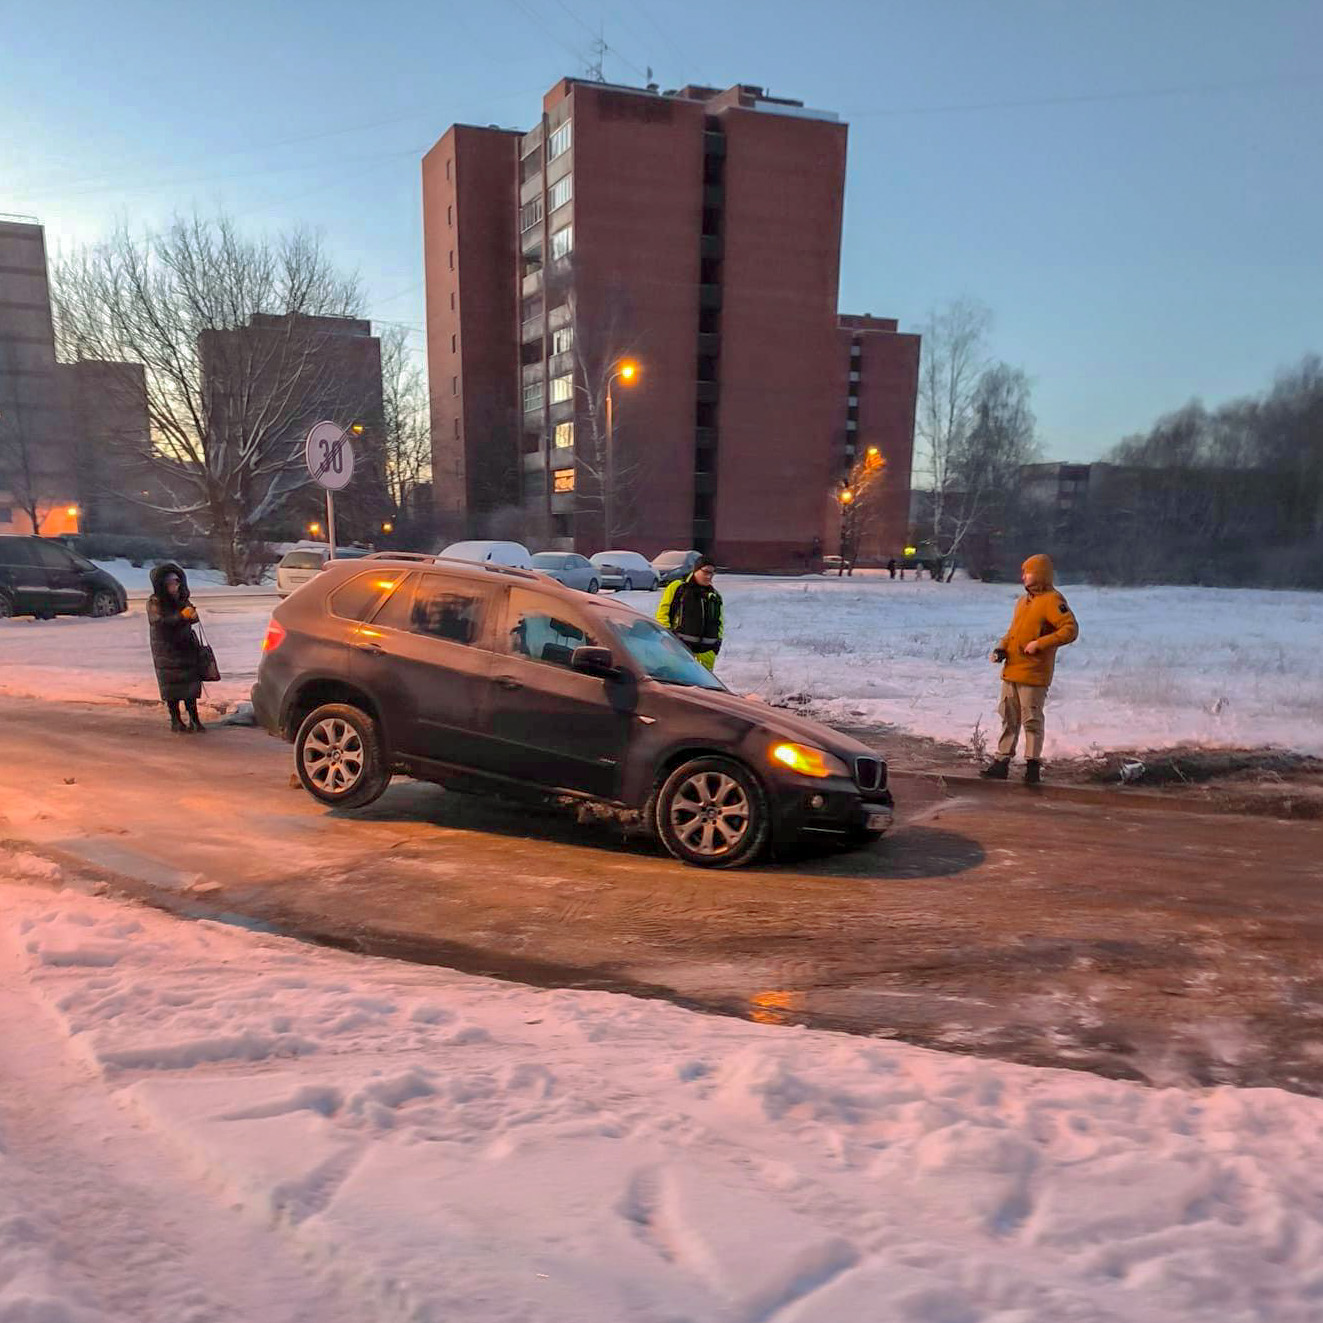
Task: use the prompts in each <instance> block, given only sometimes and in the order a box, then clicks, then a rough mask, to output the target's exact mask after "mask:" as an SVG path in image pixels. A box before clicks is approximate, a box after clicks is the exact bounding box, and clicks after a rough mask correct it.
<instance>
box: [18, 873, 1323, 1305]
mask: <svg viewBox="0 0 1323 1323" xmlns="http://www.w3.org/2000/svg"><path fill="white" fill-rule="evenodd" d="M2 870H3V864H2V863H0V871H2ZM0 915H2V916H3V918H0V971H3V970H5V969H9V970H11V971H13V972H14V974H15V976H16V977H21V978H22V979H23V980H24V981H25V982H26V984H27V986H28V987H29V988H30V989H32V990H33V991H34V992H35V994H36V995H38V996H39V997H40V998H41V999H42V1000H43V1001H44V1003H45V1004H46V1005H47V1007H48V1008H49V1009H50V1012H51V1013H52V1014H53V1016H54V1017H55V1022H57V1023H58V1024H60V1025H61V1026H62V1028H63V1031H64V1033H65V1034H66V1035H67V1039H68V1043H69V1045H70V1047H71V1048H72V1049H74V1050H75V1051H77V1052H79V1053H81V1054H82V1057H83V1059H84V1061H85V1063H86V1064H87V1065H89V1066H90V1067H91V1068H92V1069H93V1071H94V1072H95V1074H96V1077H97V1078H99V1080H100V1081H101V1087H104V1088H106V1089H108V1090H110V1091H112V1092H113V1095H114V1096H115V1097H116V1098H118V1099H119V1101H120V1103H121V1104H122V1106H123V1107H124V1108H126V1109H128V1110H129V1111H130V1113H131V1114H132V1115H133V1116H134V1117H135V1118H136V1119H137V1121H138V1122H139V1123H140V1124H141V1125H143V1126H146V1127H148V1128H149V1129H150V1131H151V1133H153V1134H155V1135H156V1136H158V1138H159V1140H160V1141H161V1142H162V1143H163V1144H165V1145H166V1146H167V1147H168V1148H169V1149H170V1150H171V1151H172V1152H173V1154H174V1155H175V1158H176V1160H177V1162H178V1163H179V1164H181V1165H182V1166H183V1167H184V1168H185V1169H186V1170H187V1171H188V1172H191V1173H192V1176H193V1179H194V1180H195V1181H196V1182H197V1183H198V1184H199V1188H201V1189H205V1190H206V1191H209V1192H210V1194H209V1197H210V1198H211V1199H213V1200H214V1204H215V1208H216V1215H217V1216H220V1215H221V1210H222V1209H225V1208H228V1207H230V1206H232V1205H236V1204H237V1205H240V1206H241V1207H242V1208H243V1209H245V1210H246V1212H247V1214H248V1215H249V1216H250V1217H252V1218H256V1219H260V1220H264V1221H266V1222H268V1223H269V1224H270V1225H271V1226H272V1227H273V1228H274V1230H275V1232H276V1233H277V1235H278V1237H279V1238H280V1240H281V1242H282V1243H292V1244H294V1245H296V1246H297V1247H298V1248H299V1250H300V1252H301V1253H303V1254H304V1255H306V1256H307V1259H308V1261H309V1262H310V1263H311V1264H313V1265H316V1268H315V1275H316V1276H319V1277H321V1278H325V1277H327V1276H332V1277H334V1278H335V1279H336V1280H338V1281H339V1282H340V1283H341V1284H342V1285H343V1286H344V1287H345V1289H347V1290H352V1291H354V1292H358V1293H360V1294H361V1295H362V1296H363V1298H364V1300H365V1302H366V1303H365V1308H364V1310H363V1314H362V1316H363V1317H364V1318H369V1319H386V1318H391V1319H395V1318H409V1319H416V1320H424V1321H426V1320H436V1321H437V1323H439V1321H440V1320H450V1319H460V1318H462V1319H465V1320H467V1321H470V1323H496V1320H502V1321H504V1320H515V1319H518V1320H523V1321H524V1323H569V1321H570V1320H574V1321H575V1323H582V1320H585V1319H602V1320H608V1319H609V1320H613V1321H620V1323H625V1321H627V1320H640V1321H642V1320H649V1321H650V1323H656V1321H659V1320H680V1319H685V1320H691V1321H692V1323H703V1321H706V1320H711V1321H712V1323H717V1321H718V1320H720V1321H721V1323H731V1321H732V1320H740V1321H742V1323H754V1321H755V1320H756V1321H760V1323H772V1321H773V1320H775V1323H846V1321H848V1323H976V1321H983V1320H987V1321H989V1323H991V1321H994V1320H995V1321H996V1323H1064V1321H1065V1320H1080V1321H1081V1323H1083V1321H1088V1323H1101V1321H1102V1320H1117V1321H1118V1323H1120V1321H1121V1320H1124V1321H1125V1323H1177V1321H1178V1320H1179V1321H1180V1323H1190V1321H1191V1320H1204V1319H1207V1320H1217V1321H1218V1323H1233V1321H1245V1323H1248V1321H1249V1320H1264V1321H1265V1323H1266V1321H1267V1320H1273V1323H1297V1321H1298V1323H1305V1321H1306V1320H1311V1321H1313V1320H1317V1319H1318V1318H1319V1316H1320V1307H1321V1302H1323V1220H1321V1219H1323V1103H1320V1102H1319V1101H1317V1100H1312V1099H1308V1098H1304V1097H1299V1096H1295V1095H1291V1094H1287V1093H1283V1092H1280V1091H1276V1090H1254V1091H1236V1090H1233V1089H1228V1088H1220V1089H1213V1090H1208V1091H1201V1092H1186V1091H1180V1090H1176V1089H1162V1090H1155V1089H1146V1088H1142V1087H1139V1086H1136V1085H1132V1084H1126V1083H1117V1082H1112V1081H1106V1080H1102V1079H1098V1078H1095V1077H1093V1076H1090V1075H1086V1074H1075V1073H1070V1072H1064V1071H1053V1070H1035V1069H1030V1068H1026V1067H1020V1066H1011V1065H1005V1064H1001V1063H997V1062H993V1061H986V1060H976V1059H971V1058H962V1057H953V1056H944V1055H942V1054H939V1053H935V1052H929V1051H925V1050H921V1049H917V1048H911V1047H907V1046H903V1045H897V1044H894V1043H881V1042H875V1041H869V1040H865V1039H857V1038H850V1037H846V1036H843V1035H835V1034H829V1033H823V1032H815V1031H810V1030H804V1029H791V1028H781V1027H771V1026H762V1025H756V1024H747V1023H743V1022H739V1021H733V1020H724V1019H718V1018H713V1017H706V1016H701V1015H696V1014H693V1013H690V1012H687V1011H684V1010H681V1009H679V1008H677V1007H674V1006H670V1005H667V1004H664V1003H659V1002H651V1001H640V1000H634V999H630V998H626V997H622V996H616V995H611V994H605V993H587V992H570V991H538V990H534V989H529V988H524V987H519V986H513V985H507V984H501V983H496V982H492V981H489V980H485V979H480V978H472V977H466V976H462V975H457V974H452V973H448V972H445V971H441V970H436V969H430V968H423V967H418V966H409V965H404V964H397V963H395V962H391V961H367V960H362V959H358V958H354V957H351V956H348V955H345V954H342V953H336V952H329V951H323V950H317V949H312V948H308V947H306V946H302V945H299V944H297V943H295V942H292V941H288V940H285V939H281V938H278V937H272V936H268V935H258V934H252V933H246V932H243V931H240V930H237V929H233V928H227V927H223V926H221V925H217V924H212V923H195V924H185V923H182V922H179V921H177V920H174V919H170V918H167V917H165V916H163V915H160V914H156V913H154V912H148V911H137V910H133V909H130V908H128V907H126V906H123V905H120V904H116V903H112V902H109V901H106V900H99V899H91V898H82V897H76V896H73V895H70V894H68V893H63V894H57V895H52V894H50V893H39V892H36V891H32V890H28V889H25V888H22V887H18V886H8V887H4V888H2V889H0ZM77 952H82V953H84V955H85V957H86V958H84V959H82V960H79V959H73V958H71V953H77ZM112 955H113V959H112V958H109V957H111V956H112ZM144 1179H147V1180H150V1179H151V1176H150V1173H144ZM4 1243H5V1242H4V1240H3V1235H2V1234H0V1247H3V1245H4ZM3 1253H4V1250H3V1248H0V1256H2V1255H3ZM3 1263H4V1259H3V1257H0V1265H3ZM3 1271H4V1270H3V1267H2V1266H0V1280H3ZM0 1298H2V1297H0ZM3 1317H4V1315H3V1312H2V1311H0V1318H3Z"/></svg>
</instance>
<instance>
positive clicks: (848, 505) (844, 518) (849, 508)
mask: <svg viewBox="0 0 1323 1323" xmlns="http://www.w3.org/2000/svg"><path fill="white" fill-rule="evenodd" d="M854 495H855V494H854V488H853V487H849V486H845V487H842V488H841V490H840V491H839V492H838V493H837V496H836V499H837V500H838V501H839V502H840V503H841V563H840V564H839V565H838V566H837V567H836V577H837V578H838V579H839V578H840V577H841V575H843V574H844V573H845V562H846V559H847V553H848V551H849V542H848V539H847V537H846V526H847V524H848V523H849V520H850V515H851V514H852V513H853V508H854ZM850 575H851V577H853V576H854V567H853V566H851V567H850Z"/></svg>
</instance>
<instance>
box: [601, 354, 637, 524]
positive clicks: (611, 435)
mask: <svg viewBox="0 0 1323 1323" xmlns="http://www.w3.org/2000/svg"><path fill="white" fill-rule="evenodd" d="M638 371H639V365H638V364H637V363H635V362H634V361H633V359H629V358H623V359H621V360H620V362H619V363H617V364H616V366H615V371H613V372H612V373H611V375H610V376H609V377H608V378H607V379H606V454H605V455H603V457H602V523H603V525H604V529H603V536H604V537H605V538H606V547H605V548H603V549H604V550H609V549H610V548H611V546H612V545H613V543H612V539H613V536H614V531H615V525H614V514H615V509H614V506H615V482H616V475H615V405H614V402H613V400H612V398H611V387H612V386H613V385H614V384H615V383H616V381H617V380H620V381H623V382H626V383H629V382H632V381H633V380H634V378H635V377H637V376H638Z"/></svg>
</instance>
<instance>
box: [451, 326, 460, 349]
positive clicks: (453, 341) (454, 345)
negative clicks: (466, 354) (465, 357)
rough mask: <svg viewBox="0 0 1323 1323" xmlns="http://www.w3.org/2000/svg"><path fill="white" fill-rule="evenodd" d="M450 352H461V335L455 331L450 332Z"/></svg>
mask: <svg viewBox="0 0 1323 1323" xmlns="http://www.w3.org/2000/svg"><path fill="white" fill-rule="evenodd" d="M450 352H451V353H452V354H455V353H458V352H459V336H458V335H456V334H455V333H454V332H453V331H452V332H451V333H450Z"/></svg>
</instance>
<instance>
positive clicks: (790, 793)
mask: <svg viewBox="0 0 1323 1323" xmlns="http://www.w3.org/2000/svg"><path fill="white" fill-rule="evenodd" d="M771 790H772V794H771V799H772V815H773V828H772V831H773V835H774V836H775V837H776V839H777V840H778V841H782V842H791V841H797V840H806V839H812V838H813V837H815V836H816V837H823V836H826V837H833V836H834V837H838V838H849V837H852V836H859V835H862V834H863V833H866V832H884V831H886V830H888V829H889V828H890V826H891V824H892V822H893V820H894V818H895V801H894V800H893V799H892V797H891V791H890V790H886V789H880V790H869V791H863V790H860V789H859V787H858V786H856V785H855V784H854V783H853V782H852V781H847V780H844V779H841V778H836V777H828V778H824V779H823V780H819V781H814V780H809V779H808V778H807V777H801V778H796V779H795V780H794V782H780V783H777V784H775V785H773V786H772V788H771Z"/></svg>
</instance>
